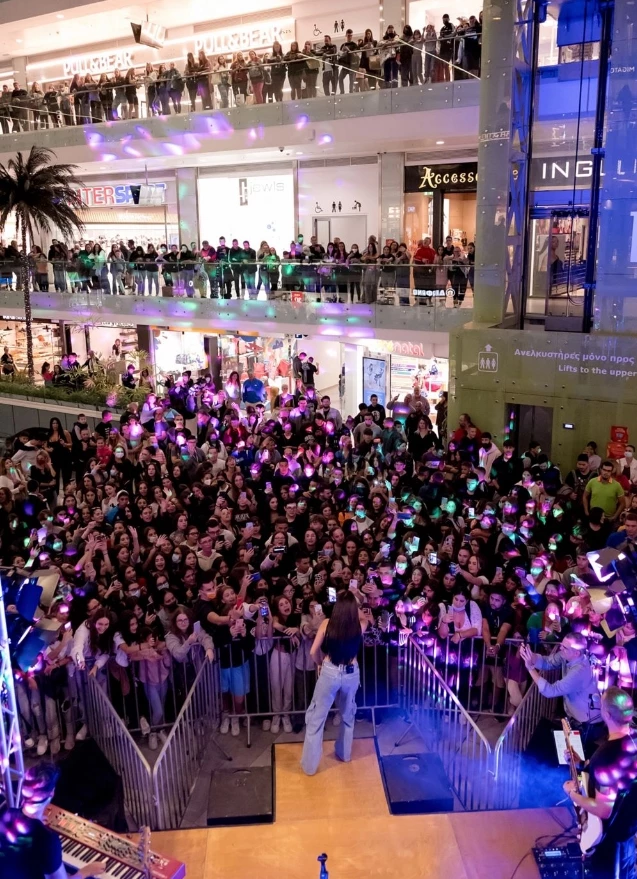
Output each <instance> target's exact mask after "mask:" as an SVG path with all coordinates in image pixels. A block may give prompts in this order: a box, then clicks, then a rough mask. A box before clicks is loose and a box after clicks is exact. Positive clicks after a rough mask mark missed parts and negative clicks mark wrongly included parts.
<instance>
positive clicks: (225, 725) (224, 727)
mask: <svg viewBox="0 0 637 879" xmlns="http://www.w3.org/2000/svg"><path fill="white" fill-rule="evenodd" d="M229 731H230V718H229V717H227V716H225V717H223V718H222V720H221V726H220V727H219V732H220V733H221V735H222V736H227V735H228V732H229Z"/></svg>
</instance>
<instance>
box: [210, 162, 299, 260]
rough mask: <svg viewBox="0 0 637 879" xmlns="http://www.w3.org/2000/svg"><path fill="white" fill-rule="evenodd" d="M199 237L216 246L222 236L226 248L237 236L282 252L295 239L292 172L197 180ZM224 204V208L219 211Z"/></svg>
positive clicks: (251, 243) (254, 245) (256, 246)
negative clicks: (263, 243) (265, 244)
mask: <svg viewBox="0 0 637 879" xmlns="http://www.w3.org/2000/svg"><path fill="white" fill-rule="evenodd" d="M198 185H199V227H200V229H201V237H202V238H205V239H207V240H208V241H210V243H211V244H213V245H214V246H215V247H216V246H217V243H218V241H219V238H220V236H224V237H225V239H226V243H227V245H228V247H229V246H230V244H231V243H232V239H233V238H236V239H237V240H238V242H239V245H240V246H241V245H242V244H243V242H244V241H249V242H250V245H251V247H253V248H254V250H259V246H260V244H261V242H262V241H267V243H268V244H269V245H270V247H275V248H276V249H277V252H278V253H279V254H281V253H282V252H283V251H284V250H287V249H288V248H289V246H290V241H292V239H293V238H294V184H293V180H292V172H287V173H280V174H257V175H254V176H247V175H245V176H237V177H202V178H200V180H199V184H198ZM221 205H223V210H219V208H220V206H221Z"/></svg>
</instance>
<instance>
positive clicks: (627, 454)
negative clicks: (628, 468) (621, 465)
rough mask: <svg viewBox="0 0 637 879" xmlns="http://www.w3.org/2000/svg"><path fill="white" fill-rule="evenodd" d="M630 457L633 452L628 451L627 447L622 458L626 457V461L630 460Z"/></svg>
mask: <svg viewBox="0 0 637 879" xmlns="http://www.w3.org/2000/svg"><path fill="white" fill-rule="evenodd" d="M632 457H633V452H629V451H628V449H626V451H625V452H624V458H626V460H627V461H630V459H631V458H632Z"/></svg>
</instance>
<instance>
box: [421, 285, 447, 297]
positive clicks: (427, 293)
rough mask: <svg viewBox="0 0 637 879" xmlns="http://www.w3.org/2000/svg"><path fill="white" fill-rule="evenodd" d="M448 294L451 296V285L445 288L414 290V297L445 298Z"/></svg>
mask: <svg viewBox="0 0 637 879" xmlns="http://www.w3.org/2000/svg"><path fill="white" fill-rule="evenodd" d="M449 295H450V296H451V297H452V298H453V287H448V288H447V289H445V290H443V289H442V288H440V289H438V290H418V289H415V290H414V296H415V297H416V299H445V298H446V297H447V296H449Z"/></svg>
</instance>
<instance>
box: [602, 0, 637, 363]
mask: <svg viewBox="0 0 637 879" xmlns="http://www.w3.org/2000/svg"><path fill="white" fill-rule="evenodd" d="M612 41H613V42H612V46H613V53H612V61H611V67H610V72H609V78H608V92H607V99H606V141H605V148H606V152H605V155H604V176H603V177H602V186H601V190H600V199H599V242H598V254H597V285H596V289H595V297H594V315H593V318H594V323H593V326H594V329H595V330H601V331H602V332H610V333H614V332H632V333H634V332H635V331H636V329H637V310H636V309H637V271H636V270H637V174H636V173H635V172H636V170H637V160H636V159H635V134H634V122H633V121H632V119H633V113H634V110H633V109H632V108H633V107H634V105H635V72H634V71H635V64H637V8H636V7H635V6H634V5H633V4H632V2H631V0H616V2H615V13H614V24H613V31H612ZM630 368H632V367H630V366H629V367H628V369H630Z"/></svg>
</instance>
